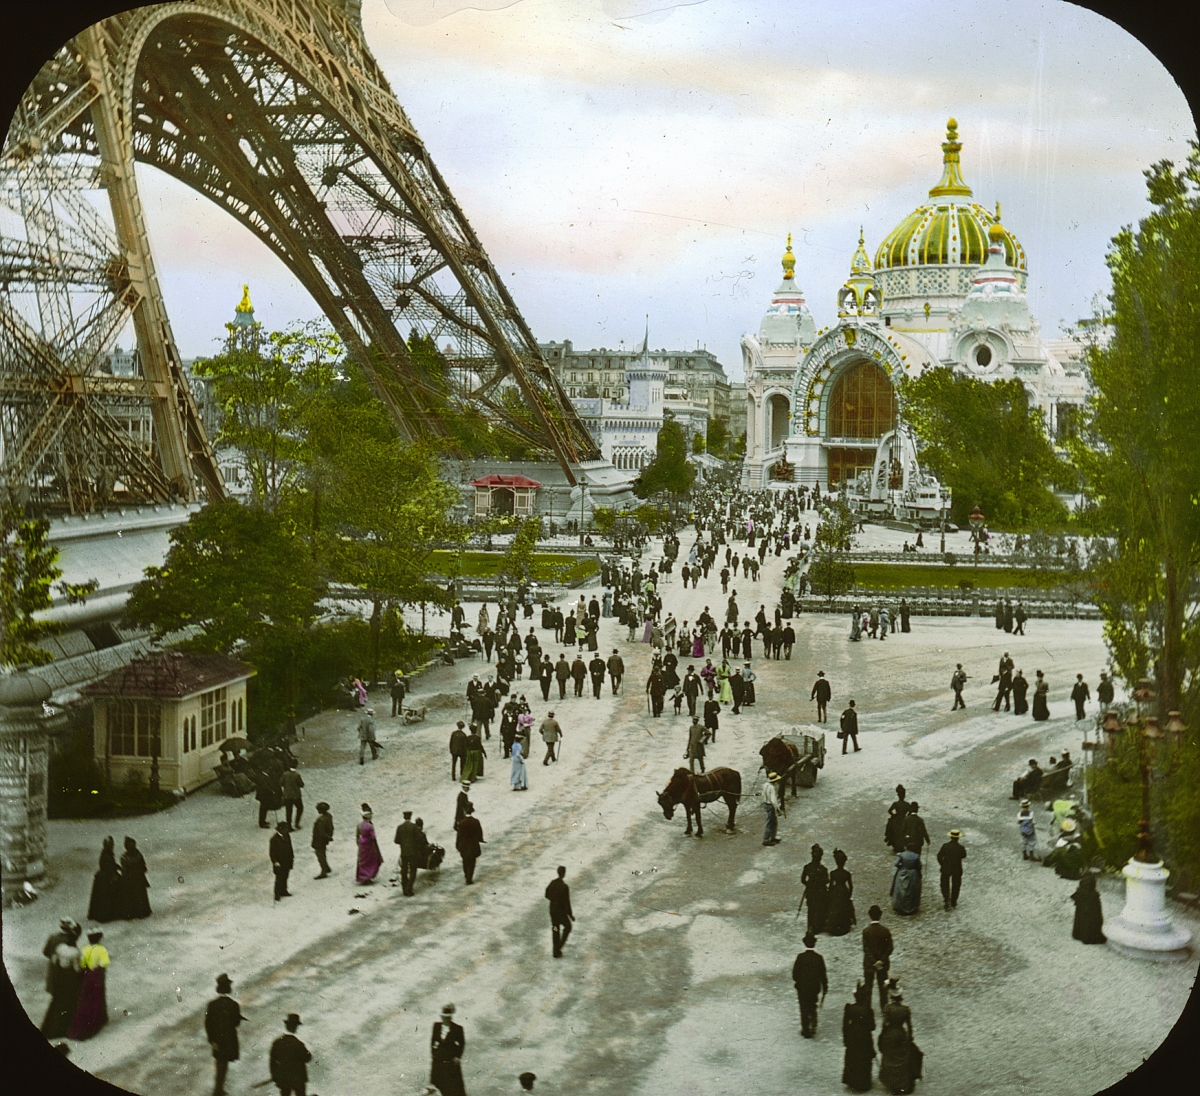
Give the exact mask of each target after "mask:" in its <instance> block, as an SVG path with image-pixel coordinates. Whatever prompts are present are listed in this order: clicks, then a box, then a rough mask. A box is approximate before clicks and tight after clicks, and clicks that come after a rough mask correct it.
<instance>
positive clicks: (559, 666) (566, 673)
mask: <svg viewBox="0 0 1200 1096" xmlns="http://www.w3.org/2000/svg"><path fill="white" fill-rule="evenodd" d="M554 678H555V680H556V681H557V682H558V699H559V700H566V699H567V682H568V681H569V680H570V678H571V664H570V663H569V662H568V661H567V656H566V655H564V654H560V655H559V656H558V661H557V662H556V663H555V664H554Z"/></svg>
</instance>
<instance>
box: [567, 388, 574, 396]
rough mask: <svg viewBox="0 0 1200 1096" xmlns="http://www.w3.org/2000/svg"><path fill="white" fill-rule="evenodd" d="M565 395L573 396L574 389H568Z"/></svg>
mask: <svg viewBox="0 0 1200 1096" xmlns="http://www.w3.org/2000/svg"><path fill="white" fill-rule="evenodd" d="M567 395H568V396H574V395H575V389H574V388H570V389H568V390H567Z"/></svg>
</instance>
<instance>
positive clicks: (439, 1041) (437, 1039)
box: [429, 1005, 467, 1096]
mask: <svg viewBox="0 0 1200 1096" xmlns="http://www.w3.org/2000/svg"><path fill="white" fill-rule="evenodd" d="M466 1045H467V1039H466V1036H465V1035H464V1034H463V1029H462V1027H461V1026H460V1025H458V1024H456V1023H455V1022H454V1006H453V1005H445V1006H444V1007H443V1008H442V1018H441V1019H440V1020H438V1021H437V1023H435V1024H434V1025H433V1036H432V1038H431V1039H430V1040H429V1050H430V1052H431V1054H432V1056H433V1065H432V1067H431V1069H430V1071H429V1083H430V1084H431V1085H433V1087H434V1088H436V1089H437V1090H438V1092H440V1093H441V1094H442V1096H466V1089H464V1088H463V1077H462V1054H463V1050H464V1049H466Z"/></svg>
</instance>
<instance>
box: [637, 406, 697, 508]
mask: <svg viewBox="0 0 1200 1096" xmlns="http://www.w3.org/2000/svg"><path fill="white" fill-rule="evenodd" d="M695 481H696V469H695V466H694V465H692V464H689V463H688V459H687V441H686V439H685V438H684V436H683V428H682V427H681V426H680V425H679V423H677V422H676V421H675V420H674V419H667V420H665V421H664V422H663V424H662V429H661V430H659V432H658V447H657V452H656V453H655V456H654V460H652V461H651V462H650V463H649V464H648V465H647V466H646V467H645V468H643V469H642V474H641V475H640V476H639V477H638V479H637V482H636V483H635V484H634V493H635V494H637V496H638V497H639V498H644V499H648V498H650V497H652V496H653V495H657V494H661V493H664V492H665V493H669V494H672V495H686V494H687V493H688V492H689V491H690V490H691V489H692V484H693V483H695Z"/></svg>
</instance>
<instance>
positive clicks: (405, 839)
mask: <svg viewBox="0 0 1200 1096" xmlns="http://www.w3.org/2000/svg"><path fill="white" fill-rule="evenodd" d="M395 843H396V844H397V845H399V846H400V886H401V887H402V889H403V891H404V894H405V896H406V897H408V898H411V897H412V894H413V883H415V882H416V879H417V868H419V867H420V866H421V859H422V857H423V856H424V854H425V850H426V840H425V834H424V833H422V832H421V830H420V829H419V828H418V827H417V825H416V823H414V822H413V820H412V811H405V812H404V821H403V822H401V823H400V825H398V826H397V827H396V838H395Z"/></svg>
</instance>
